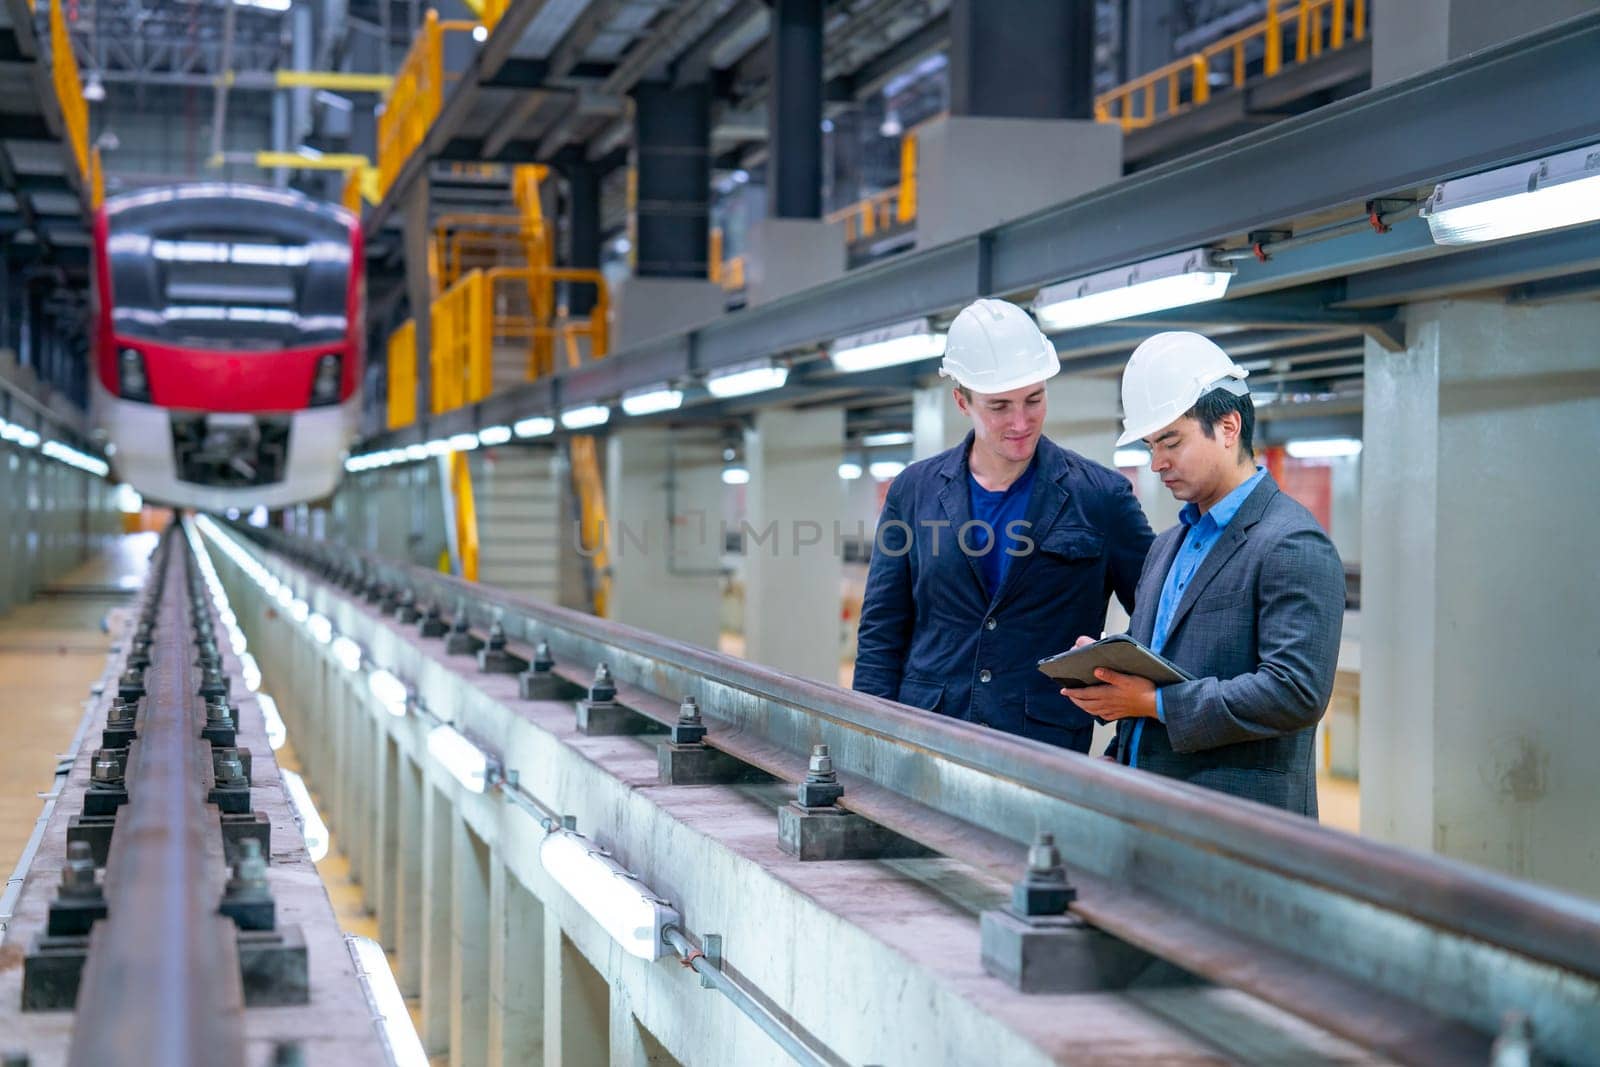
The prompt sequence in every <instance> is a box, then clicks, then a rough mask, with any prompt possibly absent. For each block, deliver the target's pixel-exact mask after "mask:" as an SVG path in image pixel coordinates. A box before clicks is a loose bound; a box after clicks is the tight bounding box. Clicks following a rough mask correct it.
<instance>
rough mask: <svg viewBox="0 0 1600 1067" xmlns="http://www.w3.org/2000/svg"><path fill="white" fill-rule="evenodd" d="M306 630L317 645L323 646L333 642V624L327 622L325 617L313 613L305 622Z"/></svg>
mask: <svg viewBox="0 0 1600 1067" xmlns="http://www.w3.org/2000/svg"><path fill="white" fill-rule="evenodd" d="M306 629H307V630H308V631H309V632H310V634H311V636H312V637H313V638H315V639H316V642H317V644H319V645H325V644H327V643H328V642H329V641H332V640H333V623H331V622H329V621H328V617H327V616H326V615H323V614H320V613H317V612H313V613H312V615H311V617H310V618H309V619H307V620H306Z"/></svg>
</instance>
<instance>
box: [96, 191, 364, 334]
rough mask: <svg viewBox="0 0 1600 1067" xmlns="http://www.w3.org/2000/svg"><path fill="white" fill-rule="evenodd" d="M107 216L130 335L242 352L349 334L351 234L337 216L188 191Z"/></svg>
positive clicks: (123, 326)
mask: <svg viewBox="0 0 1600 1067" xmlns="http://www.w3.org/2000/svg"><path fill="white" fill-rule="evenodd" d="M224 204H226V207H225V206H224ZM241 211H245V213H246V214H247V215H248V216H249V217H247V218H240V217H239V214H240V212H241ZM107 222H108V231H107V241H106V253H107V258H108V260H109V268H110V275H111V279H110V280H111V289H112V294H111V308H112V326H113V329H114V330H115V332H116V333H117V334H118V335H119V336H123V337H127V338H130V339H137V340H145V341H154V342H157V343H160V344H168V345H173V346H177V347H184V348H206V349H226V350H231V351H239V352H270V351H275V350H279V349H285V348H297V347H301V346H304V345H312V344H328V343H337V342H340V341H343V340H344V339H345V337H346V336H347V331H348V327H349V323H348V321H347V318H346V307H347V298H348V295H349V285H350V235H349V231H348V229H347V228H346V225H345V223H344V222H343V221H342V220H341V219H340V218H339V217H338V216H337V215H334V214H332V213H328V214H326V215H324V214H321V213H313V212H307V211H306V210H305V209H304V207H295V208H293V209H290V208H289V207H287V206H286V205H284V204H281V203H279V202H277V201H276V200H274V199H270V198H265V199H263V200H262V201H261V202H259V203H241V201H240V200H238V199H232V200H228V201H225V202H224V201H220V200H218V199H214V198H193V199H181V198H180V199H160V200H154V201H152V202H145V203H138V202H134V203H130V204H127V205H126V206H121V205H119V207H118V209H117V210H116V211H115V212H114V213H108V218H107Z"/></svg>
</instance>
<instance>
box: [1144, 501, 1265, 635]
mask: <svg viewBox="0 0 1600 1067" xmlns="http://www.w3.org/2000/svg"><path fill="white" fill-rule="evenodd" d="M1277 491H1278V487H1277V485H1276V484H1274V483H1273V481H1272V479H1271V478H1270V477H1269V478H1263V479H1261V484H1260V485H1257V486H1256V487H1255V489H1254V490H1252V491H1251V493H1250V495H1249V496H1248V497H1247V498H1245V502H1244V503H1243V504H1242V505H1240V507H1239V510H1238V511H1237V512H1236V513H1235V514H1234V516H1233V521H1232V522H1230V523H1228V528H1227V529H1226V530H1223V531H1222V536H1221V537H1219V538H1218V539H1217V543H1216V544H1214V545H1212V546H1211V551H1210V552H1207V553H1206V558H1205V559H1204V560H1202V561H1201V563H1200V569H1199V570H1197V571H1196V572H1195V575H1194V580H1193V581H1191V582H1190V583H1189V588H1188V589H1186V590H1184V592H1183V598H1182V599H1181V600H1179V601H1178V610H1177V611H1175V612H1173V613H1172V624H1171V626H1170V627H1169V628H1168V630H1167V639H1168V640H1169V641H1170V640H1171V638H1172V634H1174V633H1175V632H1176V631H1177V629H1178V626H1179V624H1181V623H1182V622H1183V617H1184V616H1185V615H1187V614H1189V609H1190V608H1192V607H1194V602H1195V601H1196V600H1198V599H1199V597H1200V594H1201V593H1202V592H1204V591H1205V588H1206V586H1208V585H1210V584H1211V579H1213V578H1215V577H1216V576H1217V574H1218V573H1219V572H1220V571H1221V570H1222V568H1223V566H1224V565H1226V564H1227V562H1228V560H1230V559H1232V558H1233V554H1234V553H1235V552H1237V551H1239V547H1240V546H1241V545H1243V544H1244V543H1245V541H1247V540H1249V536H1250V527H1252V526H1254V525H1255V524H1256V523H1257V522H1258V521H1259V520H1260V519H1261V513H1262V512H1263V511H1265V510H1266V507H1267V502H1268V501H1269V500H1271V499H1272V497H1273V495H1274V494H1276V493H1277ZM1168 566H1169V567H1170V566H1171V564H1170V563H1169V564H1168ZM1166 573H1167V572H1166V571H1162V572H1161V574H1162V581H1163V582H1165V581H1166ZM1158 595H1159V594H1158Z"/></svg>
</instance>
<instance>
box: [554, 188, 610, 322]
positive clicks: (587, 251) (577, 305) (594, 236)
mask: <svg viewBox="0 0 1600 1067" xmlns="http://www.w3.org/2000/svg"><path fill="white" fill-rule="evenodd" d="M561 173H562V174H563V175H564V176H565V177H566V179H567V212H568V218H567V242H568V246H567V263H568V264H569V265H571V266H574V267H580V268H583V269H585V270H599V269H600V168H598V167H596V166H594V165H593V164H591V163H588V162H573V163H569V164H566V165H564V166H563V167H562V168H561ZM592 307H594V289H593V287H592V286H587V285H577V286H573V287H572V290H571V292H570V293H569V294H568V296H567V310H568V311H570V312H571V313H572V314H573V315H574V316H576V317H580V318H581V317H583V316H585V315H588V314H589V309H590V308H592Z"/></svg>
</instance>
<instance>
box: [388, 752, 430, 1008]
mask: <svg viewBox="0 0 1600 1067" xmlns="http://www.w3.org/2000/svg"><path fill="white" fill-rule="evenodd" d="M427 788H428V787H427V784H426V783H425V782H424V781H423V779H422V768H421V767H419V766H418V765H417V764H416V763H415V762H413V761H412V760H411V759H410V758H409V757H406V758H404V763H403V766H402V767H401V771H400V808H399V812H400V825H401V826H403V827H404V828H405V830H404V833H405V847H404V848H402V849H401V850H400V862H399V863H398V864H396V870H395V898H396V900H397V902H398V905H399V906H398V908H397V912H398V918H397V919H396V927H395V941H396V945H397V955H398V956H399V963H400V966H399V968H398V969H397V970H396V972H395V981H396V982H397V983H398V984H399V986H400V992H401V993H403V994H405V995H406V996H408V997H417V996H421V995H422V953H423V943H424V941H425V940H426V934H427V927H426V925H424V923H423V915H424V914H425V913H424V911H423V893H422V884H423V880H424V879H423V868H424V866H425V865H424V863H423V861H422V857H423V845H424V838H425V837H426V833H425V831H424V825H425V824H424V822H423V819H424V812H423V807H424V804H423V797H424V796H425V794H424V792H423V791H424V790H425V789H427Z"/></svg>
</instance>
